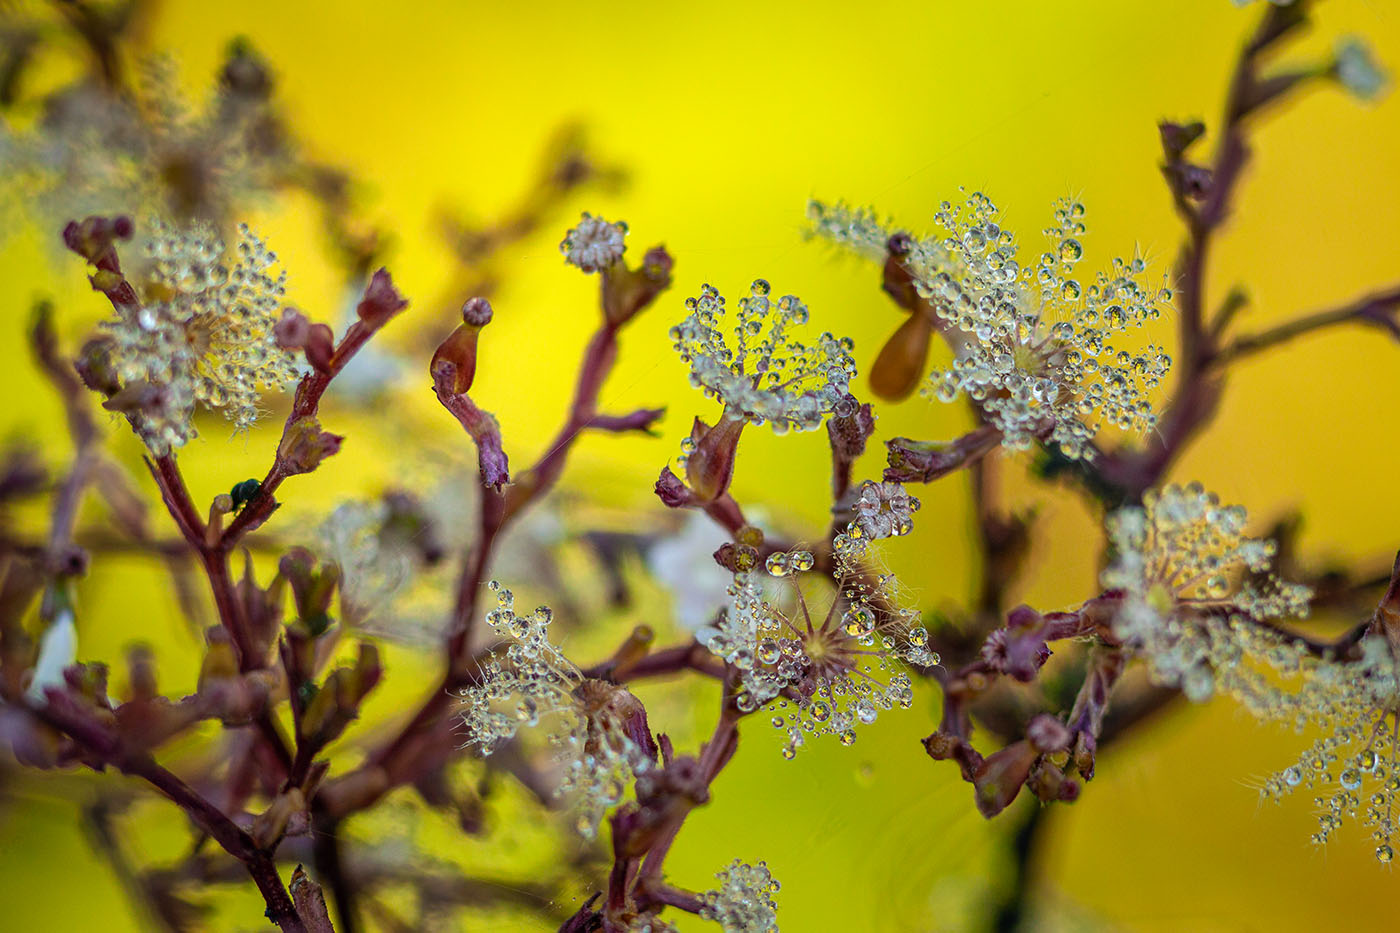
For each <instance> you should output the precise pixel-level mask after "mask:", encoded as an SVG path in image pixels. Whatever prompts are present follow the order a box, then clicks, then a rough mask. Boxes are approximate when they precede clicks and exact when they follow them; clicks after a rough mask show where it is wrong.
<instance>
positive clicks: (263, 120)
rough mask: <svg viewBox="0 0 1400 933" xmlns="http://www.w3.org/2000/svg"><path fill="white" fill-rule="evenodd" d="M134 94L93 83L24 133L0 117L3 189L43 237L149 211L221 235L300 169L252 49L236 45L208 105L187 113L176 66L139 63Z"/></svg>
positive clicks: (61, 100)
mask: <svg viewBox="0 0 1400 933" xmlns="http://www.w3.org/2000/svg"><path fill="white" fill-rule="evenodd" d="M142 69H143V70H142V73H141V74H140V76H139V77H140V80H139V81H137V82H136V83H135V87H133V88H132V89H131V93H121V92H118V91H116V90H113V89H111V88H109V87H107V86H105V85H103V84H101V83H99V82H97V81H95V80H91V79H85V80H82V81H79V82H75V83H73V84H70V85H68V86H66V87H63V88H60V89H59V90H57V91H55V92H53V93H51V94H49V95H48V96H47V97H45V98H44V99H43V101H42V106H43V111H42V115H41V117H40V119H39V120H38V121H37V123H36V124H35V125H34V126H33V127H32V128H31V129H25V130H20V129H17V128H14V127H11V126H9V125H6V124H5V122H4V121H3V120H0V169H3V173H0V174H3V176H4V177H5V179H6V184H5V188H6V189H7V190H8V191H11V192H24V194H25V209H26V211H28V212H31V213H33V214H36V215H37V217H36V219H37V220H38V221H39V222H40V223H41V224H42V225H43V226H44V227H45V228H48V229H57V228H58V227H60V226H61V225H62V223H63V222H64V221H66V220H68V219H69V218H72V217H84V216H87V215H89V214H99V213H114V212H143V213H145V212H150V213H155V214H157V215H158V216H159V217H161V218H162V219H165V220H168V221H175V222H190V221H193V220H203V221H207V222H211V223H213V224H215V225H216V226H218V227H219V228H221V229H226V227H227V225H228V224H229V223H231V220H232V217H233V214H234V212H235V211H236V210H237V208H238V207H239V206H240V205H246V204H247V203H248V202H249V201H250V200H254V199H256V198H258V197H260V196H262V195H265V194H267V193H269V192H271V191H273V190H275V189H276V188H277V187H279V186H282V185H285V184H287V183H288V181H289V179H291V178H292V177H293V176H295V174H296V170H297V169H298V168H299V167H300V165H299V162H298V156H297V153H296V151H295V146H294V145H293V143H292V140H291V139H290V137H289V135H288V134H287V133H286V131H285V127H284V125H283V123H282V122H281V120H280V118H279V117H278V116H277V115H276V113H275V111H274V109H273V107H272V103H271V89H272V79H271V73H270V71H269V70H268V68H267V65H266V63H264V62H263V61H262V60H261V59H259V58H258V56H257V54H256V52H254V51H253V50H252V49H251V48H249V47H248V46H247V45H246V44H245V43H235V44H233V45H232V46H231V47H230V50H229V52H228V58H227V60H226V62H225V66H224V69H223V72H222V74H221V75H220V80H219V83H218V85H217V87H216V88H215V90H214V92H213V93H212V94H211V95H210V96H209V99H208V101H207V103H205V104H204V105H203V106H202V107H198V108H196V107H191V106H190V105H189V104H188V103H187V102H186V101H185V100H184V99H183V97H182V95H181V94H180V92H179V91H178V89H177V88H178V83H179V82H178V78H177V76H176V74H175V69H174V67H173V66H172V64H171V62H170V60H169V59H166V58H157V59H153V60H149V61H147V62H145V63H144V64H143V65H142Z"/></svg>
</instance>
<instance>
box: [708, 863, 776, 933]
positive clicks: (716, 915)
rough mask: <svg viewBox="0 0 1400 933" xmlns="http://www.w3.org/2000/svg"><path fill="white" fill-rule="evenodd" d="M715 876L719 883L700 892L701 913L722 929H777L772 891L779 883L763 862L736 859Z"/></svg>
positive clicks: (769, 932) (732, 932)
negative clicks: (702, 893) (716, 886)
mask: <svg viewBox="0 0 1400 933" xmlns="http://www.w3.org/2000/svg"><path fill="white" fill-rule="evenodd" d="M715 877H716V878H717V879H719V883H720V885H719V888H718V890H714V891H709V892H707V893H706V894H705V895H703V900H704V903H705V907H704V912H703V914H702V916H704V917H705V918H706V919H709V920H713V921H714V922H716V923H718V924H719V925H720V927H721V928H723V930H724V931H725V933H778V905H777V904H776V903H774V901H773V895H774V894H777V893H778V891H779V890H781V888H782V886H781V885H780V884H778V882H777V881H776V880H774V878H773V875H772V874H771V873H770V872H769V871H768V864H767V863H766V862H758V863H757V864H754V865H750V864H748V863H747V862H744V861H742V860H740V859H735V860H734V863H733V864H732V865H730V866H729V867H728V868H726V869H724V870H723V871H721V872H718V873H717V874H716V875H715Z"/></svg>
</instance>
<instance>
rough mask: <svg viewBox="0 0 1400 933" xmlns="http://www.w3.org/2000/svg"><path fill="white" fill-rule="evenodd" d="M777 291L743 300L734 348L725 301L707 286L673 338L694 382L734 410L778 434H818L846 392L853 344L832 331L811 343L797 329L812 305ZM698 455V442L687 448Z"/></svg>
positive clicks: (755, 292)
mask: <svg viewBox="0 0 1400 933" xmlns="http://www.w3.org/2000/svg"><path fill="white" fill-rule="evenodd" d="M771 292H772V287H771V286H770V285H769V284H768V282H767V281H766V280H764V279H756V280H755V281H754V282H753V284H752V285H751V286H750V288H749V294H748V295H747V296H745V297H744V298H741V299H740V300H739V302H738V309H739V310H738V314H737V316H736V318H737V319H736V320H735V322H734V325H733V327H732V328H731V329H730V332H731V333H732V334H733V345H732V346H731V344H730V341H729V339H728V338H727V337H726V321H725V319H726V317H727V311H726V308H725V300H724V297H723V296H722V295H720V293H719V291H718V289H716V288H715V287H714V286H713V285H709V284H706V285H704V286H703V287H702V288H701V291H700V295H699V297H696V298H687V299H686V303H685V306H686V310H687V311H689V312H690V313H689V315H688V316H687V317H686V318H685V319H684V320H683V321H681V322H680V323H679V324H677V325H676V326H675V327H673V328H671V339H672V340H673V341H675V349H676V352H677V353H678V354H679V355H680V357H681V360H682V361H683V362H685V363H687V364H689V366H690V382H691V384H692V385H693V386H694V387H696V388H698V389H701V390H702V391H703V392H704V393H705V395H706V396H707V397H709V398H713V399H716V400H718V401H720V402H721V403H723V404H724V405H725V406H726V409H727V410H728V411H729V412H732V413H735V414H737V415H739V416H742V417H743V418H745V419H747V420H749V421H752V422H753V423H755V424H763V423H768V424H770V425H771V427H772V428H773V430H774V431H776V432H778V433H783V432H785V431H787V430H798V431H804V430H812V429H815V428H817V427H820V426H821V422H822V418H823V417H824V416H825V415H827V414H830V413H831V412H832V410H833V409H834V407H835V405H836V404H837V403H838V402H839V401H841V400H842V399H843V398H845V396H846V394H847V390H848V388H849V386H850V381H851V379H852V378H853V377H854V376H855V360H854V358H853V357H852V356H851V350H852V349H853V347H854V344H853V343H852V342H851V340H850V339H849V338H840V339H838V338H836V337H834V336H833V335H832V334H831V333H829V332H824V333H822V334H820V335H819V336H818V337H817V339H816V341H815V342H813V343H811V344H808V343H804V342H803V341H802V340H801V339H799V338H798V337H797V336H796V334H795V333H794V330H795V329H796V328H799V327H802V326H804V325H805V324H806V323H807V321H808V319H809V317H810V315H809V312H808V309H807V306H806V305H805V304H803V303H802V301H801V300H800V299H799V298H797V296H795V295H784V296H783V297H782V298H780V299H778V300H777V301H776V302H775V301H773V300H772V298H771V297H770V294H771ZM765 329H766V331H765ZM693 450H694V447H693V444H692V445H690V446H688V447H686V446H683V448H682V454H683V456H684V455H688V454H689V453H691V452H692V451H693Z"/></svg>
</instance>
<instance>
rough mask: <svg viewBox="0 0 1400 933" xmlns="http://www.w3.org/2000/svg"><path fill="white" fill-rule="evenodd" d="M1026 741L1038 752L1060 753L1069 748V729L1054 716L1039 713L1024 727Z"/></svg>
mask: <svg viewBox="0 0 1400 933" xmlns="http://www.w3.org/2000/svg"><path fill="white" fill-rule="evenodd" d="M1026 740H1027V741H1028V742H1030V743H1031V745H1033V746H1034V747H1035V749H1036V751H1038V752H1062V751H1064V750H1065V749H1067V748H1069V743H1070V731H1069V728H1068V727H1067V726H1066V725H1065V724H1064V723H1062V722H1060V721H1059V720H1058V719H1056V718H1055V717H1054V716H1051V715H1048V714H1046V713H1041V714H1040V715H1039V716H1036V717H1035V718H1034V719H1032V720H1031V721H1030V723H1029V724H1028V725H1027V726H1026Z"/></svg>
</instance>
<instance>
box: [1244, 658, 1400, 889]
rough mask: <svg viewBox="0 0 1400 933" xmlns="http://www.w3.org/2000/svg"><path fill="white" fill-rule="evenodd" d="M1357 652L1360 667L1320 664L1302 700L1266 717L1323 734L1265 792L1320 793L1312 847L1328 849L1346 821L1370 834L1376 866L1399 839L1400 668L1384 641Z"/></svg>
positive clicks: (1285, 699)
mask: <svg viewBox="0 0 1400 933" xmlns="http://www.w3.org/2000/svg"><path fill="white" fill-rule="evenodd" d="M1359 650H1360V653H1361V658H1360V660H1359V661H1353V662H1351V663H1341V662H1338V661H1330V660H1329V661H1322V662H1317V663H1316V664H1315V665H1314V666H1311V667H1310V669H1309V670H1308V678H1307V680H1306V681H1305V682H1304V684H1303V686H1302V688H1301V689H1300V690H1299V691H1298V692H1297V693H1296V694H1293V695H1285V696H1282V697H1280V698H1279V699H1278V701H1276V702H1275V703H1273V704H1272V705H1271V706H1270V707H1269V708H1268V709H1267V710H1265V713H1266V714H1267V716H1268V718H1273V719H1281V720H1283V721H1285V722H1288V723H1290V724H1292V725H1294V726H1295V727H1296V728H1299V729H1301V728H1303V727H1305V726H1308V725H1313V726H1317V727H1320V729H1321V731H1322V733H1323V734H1322V737H1321V738H1319V739H1318V740H1317V741H1315V742H1313V743H1312V745H1310V746H1309V747H1308V748H1307V749H1306V750H1304V752H1303V754H1302V755H1301V756H1300V757H1299V759H1298V761H1297V763H1295V764H1292V765H1289V766H1288V767H1286V768H1284V769H1283V770H1281V771H1279V772H1277V773H1275V774H1273V775H1271V776H1270V777H1269V778H1268V779H1267V780H1266V781H1265V782H1264V786H1263V789H1262V790H1263V794H1264V796H1265V797H1268V798H1271V799H1274V800H1279V799H1280V798H1282V797H1283V796H1284V795H1285V794H1287V793H1289V792H1290V791H1293V790H1295V789H1297V788H1299V787H1306V788H1309V789H1311V790H1314V791H1316V794H1315V796H1314V797H1313V804H1314V805H1315V806H1316V807H1317V811H1318V818H1317V821H1318V830H1317V832H1316V833H1315V834H1314V835H1313V837H1312V841H1313V842H1315V843H1317V844H1319V845H1321V844H1324V843H1326V842H1328V841H1329V840H1330V839H1331V837H1332V834H1333V833H1334V832H1335V831H1336V830H1337V829H1338V828H1340V827H1341V826H1342V824H1343V822H1344V821H1345V820H1348V819H1350V820H1353V821H1357V822H1360V823H1362V825H1364V826H1367V827H1369V828H1370V829H1371V831H1372V839H1373V841H1375V842H1376V843H1377V845H1376V849H1375V856H1376V859H1377V860H1378V861H1380V862H1387V863H1388V862H1390V861H1392V860H1393V859H1394V858H1395V849H1394V841H1395V836H1396V834H1397V832H1400V826H1397V823H1400V812H1397V810H1396V804H1397V802H1400V801H1398V798H1400V739H1398V738H1397V732H1398V731H1400V665H1397V662H1396V657H1395V652H1394V649H1393V648H1392V647H1391V645H1390V643H1389V642H1388V641H1387V640H1386V639H1385V638H1384V637H1383V636H1380V635H1371V636H1369V637H1367V638H1365V639H1363V640H1362V642H1361V644H1360V646H1359Z"/></svg>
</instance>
